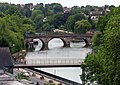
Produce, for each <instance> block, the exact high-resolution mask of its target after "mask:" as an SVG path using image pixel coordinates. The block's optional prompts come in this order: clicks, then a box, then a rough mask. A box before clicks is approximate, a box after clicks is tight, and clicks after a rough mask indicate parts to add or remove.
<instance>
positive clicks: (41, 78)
mask: <svg viewBox="0 0 120 85" xmlns="http://www.w3.org/2000/svg"><path fill="white" fill-rule="evenodd" d="M16 71H18V72H24V73H25V75H26V76H29V78H30V80H31V83H34V84H35V83H37V82H38V83H39V84H40V85H44V84H47V83H50V84H53V85H54V84H55V85H68V84H63V83H61V82H60V81H58V80H56V79H53V78H52V77H50V76H49V77H48V76H45V75H44V74H42V73H39V72H36V71H34V70H31V69H27V68H25V69H19V70H18V69H16ZM69 85H70V84H69Z"/></svg>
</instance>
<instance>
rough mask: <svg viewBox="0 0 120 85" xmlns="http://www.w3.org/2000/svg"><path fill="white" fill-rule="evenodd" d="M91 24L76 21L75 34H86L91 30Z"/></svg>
mask: <svg viewBox="0 0 120 85" xmlns="http://www.w3.org/2000/svg"><path fill="white" fill-rule="evenodd" d="M91 27H92V26H91V24H90V23H89V22H88V21H87V20H81V21H77V22H76V23H75V27H74V29H75V33H78V34H80V33H86V32H87V31H88V30H90V28H91Z"/></svg>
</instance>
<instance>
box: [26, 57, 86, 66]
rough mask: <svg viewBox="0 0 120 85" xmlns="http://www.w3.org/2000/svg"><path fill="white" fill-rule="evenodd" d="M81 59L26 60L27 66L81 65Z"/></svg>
mask: <svg viewBox="0 0 120 85" xmlns="http://www.w3.org/2000/svg"><path fill="white" fill-rule="evenodd" d="M83 61H84V60H83V59H78V58H41V59H27V61H26V64H27V65H81V64H82V63H83Z"/></svg>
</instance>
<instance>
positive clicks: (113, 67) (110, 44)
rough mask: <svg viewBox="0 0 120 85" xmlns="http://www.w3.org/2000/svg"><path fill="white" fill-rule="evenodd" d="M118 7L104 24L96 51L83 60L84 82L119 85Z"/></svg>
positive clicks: (119, 37)
mask: <svg viewBox="0 0 120 85" xmlns="http://www.w3.org/2000/svg"><path fill="white" fill-rule="evenodd" d="M118 9H119V8H115V9H114V10H113V11H111V13H110V14H111V15H110V14H109V15H110V18H109V20H108V23H107V24H106V26H105V29H104V34H103V37H102V40H103V42H102V44H101V45H100V46H99V47H98V51H97V52H96V53H94V54H91V55H89V56H88V57H87V58H86V59H85V62H84V64H83V65H84V68H85V72H84V73H85V77H84V78H85V79H84V80H86V83H87V82H89V83H92V82H97V84H99V85H119V83H120V50H119V47H120V36H119V35H120V14H119V10H118Z"/></svg>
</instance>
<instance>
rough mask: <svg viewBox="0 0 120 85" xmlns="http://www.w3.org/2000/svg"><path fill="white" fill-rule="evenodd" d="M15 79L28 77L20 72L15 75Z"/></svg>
mask: <svg viewBox="0 0 120 85" xmlns="http://www.w3.org/2000/svg"><path fill="white" fill-rule="evenodd" d="M15 77H16V78H17V79H28V78H29V77H28V76H26V75H25V74H24V72H20V73H18V74H17V75H16V76H15Z"/></svg>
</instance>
